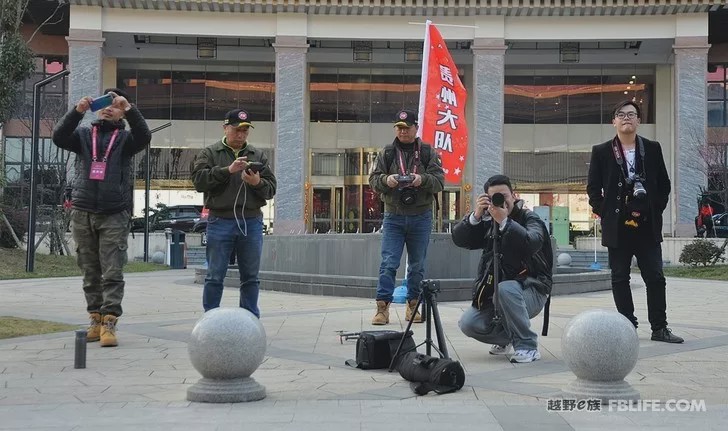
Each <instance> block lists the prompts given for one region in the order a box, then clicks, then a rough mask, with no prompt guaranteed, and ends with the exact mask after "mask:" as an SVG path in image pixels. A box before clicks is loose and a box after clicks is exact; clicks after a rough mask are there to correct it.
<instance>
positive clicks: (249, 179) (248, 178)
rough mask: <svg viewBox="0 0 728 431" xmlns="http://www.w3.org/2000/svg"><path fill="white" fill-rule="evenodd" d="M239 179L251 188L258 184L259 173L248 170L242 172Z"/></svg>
mask: <svg viewBox="0 0 728 431" xmlns="http://www.w3.org/2000/svg"><path fill="white" fill-rule="evenodd" d="M241 178H242V179H243V181H245V182H246V183H248V184H250V185H251V186H257V185H258V184H260V172H253V171H249V170H247V169H246V170H243V174H242V175H241Z"/></svg>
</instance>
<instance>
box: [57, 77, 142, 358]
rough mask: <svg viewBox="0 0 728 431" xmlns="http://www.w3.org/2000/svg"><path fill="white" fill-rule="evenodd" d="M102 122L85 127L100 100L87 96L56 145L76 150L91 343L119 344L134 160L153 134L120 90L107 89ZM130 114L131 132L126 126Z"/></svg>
mask: <svg viewBox="0 0 728 431" xmlns="http://www.w3.org/2000/svg"><path fill="white" fill-rule="evenodd" d="M104 95H108V96H110V97H108V98H107V99H106V100H107V103H111V104H110V105H108V106H106V107H103V108H102V107H101V106H103V105H100V106H99V108H100V109H99V110H98V120H96V121H94V122H93V123H91V127H86V126H82V127H79V124H80V123H81V120H82V119H83V116H84V114H85V113H86V111H88V110H89V109H91V107H92V106H97V105H96V103H94V104H93V105H92V102H94V100H93V99H92V98H90V97H83V98H81V100H79V101H78V103H77V104H76V106H74V107H73V108H71V110H70V111H69V112H68V113H67V114H66V115H65V116H64V117H63V118H62V119H61V121H60V122H59V123H58V125H57V126H56V128H55V129H54V130H53V143H54V144H56V145H57V146H58V147H60V148H63V149H64V150H68V151H71V152H73V153H76V163H75V172H76V173H75V176H74V179H73V182H72V185H71V232H72V234H73V239H74V241H75V242H76V247H77V249H78V255H77V261H78V266H79V267H80V268H81V270H82V271H83V291H84V293H85V296H86V305H87V311H88V313H89V318H90V320H91V324H90V326H89V328H88V330H87V340H88V341H99V340H101V343H100V344H101V346H102V347H113V346H116V345H118V341H117V338H116V322H117V320H118V318H119V316H121V311H122V310H121V300H122V298H123V296H124V274H123V272H122V270H123V267H124V264H126V262H127V255H126V250H127V238H128V237H129V227H130V222H131V207H132V201H133V193H134V188H133V186H134V177H133V166H132V158H133V157H134V154H136V153H138V152H140V151H142V150H143V149H145V148H146V147H147V146H148V145H149V142H150V141H151V140H152V134H151V132H150V131H149V127H147V123H146V122H145V121H144V118H143V117H142V114H141V113H140V112H139V110H138V109H137V108H136V107H135V106H134V105H132V104H131V103H129V100H128V97H127V96H126V94H124V93H123V92H122V91H120V90H118V89H116V88H110V89H107V90H105V91H104ZM124 118H126V119H127V121H129V125H130V126H131V131H127V130H126V123H125V122H124Z"/></svg>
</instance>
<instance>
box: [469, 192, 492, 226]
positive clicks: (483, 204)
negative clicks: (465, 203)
mask: <svg viewBox="0 0 728 431" xmlns="http://www.w3.org/2000/svg"><path fill="white" fill-rule="evenodd" d="M489 206H490V196H488V195H487V194H485V193H482V194H480V195H479V196H478V199H477V200H476V201H475V211H473V212H474V216H475V218H476V219H478V220H482V219H483V214H485V212H486V211H488V207H489Z"/></svg>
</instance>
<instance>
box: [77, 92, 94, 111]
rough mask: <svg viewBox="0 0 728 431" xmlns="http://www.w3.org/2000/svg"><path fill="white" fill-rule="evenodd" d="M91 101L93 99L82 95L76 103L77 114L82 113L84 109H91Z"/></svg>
mask: <svg viewBox="0 0 728 431" xmlns="http://www.w3.org/2000/svg"><path fill="white" fill-rule="evenodd" d="M92 101H93V99H92V98H90V97H88V96H85V97H82V98H81V100H79V101H78V103H76V112H78V113H79V114H84V113H85V112H86V111H88V110H89V109H91V102H92Z"/></svg>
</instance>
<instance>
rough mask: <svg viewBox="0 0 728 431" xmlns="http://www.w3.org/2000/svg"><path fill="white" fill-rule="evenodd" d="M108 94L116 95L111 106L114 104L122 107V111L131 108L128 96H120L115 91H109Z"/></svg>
mask: <svg viewBox="0 0 728 431" xmlns="http://www.w3.org/2000/svg"><path fill="white" fill-rule="evenodd" d="M108 94H111V95H112V96H114V99H113V101H112V102H111V106H113V107H114V108H118V109H121V110H122V111H125V112H126V111H128V110H129V109H131V104H130V103H129V101H128V100H126V97H124V96H119V95H118V94H116V93H114V92H113V91H109V93H108Z"/></svg>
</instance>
